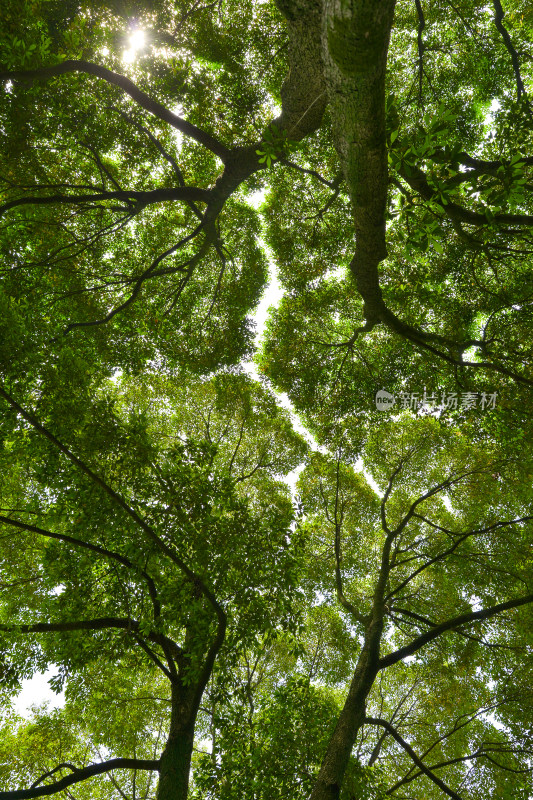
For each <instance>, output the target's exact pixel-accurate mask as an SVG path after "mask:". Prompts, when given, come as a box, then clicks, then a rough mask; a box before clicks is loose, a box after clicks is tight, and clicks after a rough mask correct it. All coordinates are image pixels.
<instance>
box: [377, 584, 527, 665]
mask: <svg viewBox="0 0 533 800" xmlns="http://www.w3.org/2000/svg"><path fill="white" fill-rule="evenodd" d="M529 603H533V594H528V595H526V596H525V597H519V598H516V599H514V600H508V601H507V602H505V603H498V605H495V606H491V607H490V608H483V609H481V610H480V611H472V612H471V613H469V614H461V615H460V616H458V617H453V619H449V620H446V622H441V623H440V624H439V625H436V626H435V627H434V628H432V630H430V631H427V633H423V634H422V635H421V636H419V637H417V638H416V639H414V640H413V641H412V642H411V643H410V644H408V645H406V646H405V647H400V649H399V650H395V651H394V653H390V654H389V655H387V656H383V657H382V658H380V660H379V669H385V667H390V666H391V665H392V664H396V662H397V661H402V660H403V659H404V658H406V657H407V656H411V655H413V653H416V652H417V650H420V648H421V647H424V645H426V644H428V643H429V642H432V641H433V640H434V639H436V638H437V637H438V636H441V635H442V634H443V633H446V632H447V631H451V630H453V629H454V628H458V627H459V626H460V625H467V624H468V623H469V622H474V623H475V622H482V621H483V620H485V619H490V618H491V617H495V616H496V615H498V614H501V613H502V612H503V611H508V610H510V609H511V608H519V607H520V606H525V605H527V604H529Z"/></svg>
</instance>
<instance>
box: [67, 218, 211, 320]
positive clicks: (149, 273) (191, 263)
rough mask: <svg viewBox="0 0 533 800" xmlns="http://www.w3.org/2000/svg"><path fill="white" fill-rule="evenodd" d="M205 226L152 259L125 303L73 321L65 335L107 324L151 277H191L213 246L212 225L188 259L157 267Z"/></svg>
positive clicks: (202, 225)
mask: <svg viewBox="0 0 533 800" xmlns="http://www.w3.org/2000/svg"><path fill="white" fill-rule="evenodd" d="M204 226H205V222H201V223H200V224H199V225H197V226H196V228H195V229H194V230H193V231H192V233H190V234H188V235H187V236H184V237H183V239H180V241H179V242H177V243H176V244H174V245H172V247H169V248H168V250H165V251H164V253H160V255H158V256H157V258H155V259H154V260H153V261H152V263H151V264H150V266H149V267H148V268H147V269H145V271H144V272H143V273H142V274H141V275H139V277H138V278H137V280H136V281H135V285H134V287H133V289H132V292H131V294H130V295H129V297H127V298H126V300H124V302H123V303H120V305H118V306H115V308H112V309H111V311H110V312H109V313H108V314H106V316H105V317H102V318H101V319H95V320H89V321H88V322H71V323H70V325H67V327H66V328H65V330H64V331H63V335H64V336H66V334H67V333H70V331H72V330H74V329H75V328H92V327H95V326H96V325H105V324H106V323H107V322H110V321H111V320H112V319H113V317H115V316H116V315H117V314H119V313H120V312H121V311H124V309H125V308H128V306H130V305H131V304H132V303H134V302H135V300H136V299H137V297H138V296H139V294H140V292H141V289H142V286H143V283H144V282H145V281H147V280H149V279H150V278H154V277H157V276H159V275H170V274H172V273H174V272H185V271H186V273H187V275H188V276H189V277H190V276H191V274H192V271H193V269H194V267H195V266H196V264H197V263H198V261H199V260H200V259H201V258H203V256H204V255H205V254H206V252H207V250H208V249H209V247H210V246H211V244H212V242H213V240H214V238H215V236H216V231H215V230H214V229H212V226H211V227H210V229H209V230H208V233H207V236H206V240H205V242H204V243H203V244H202V246H201V247H200V249H199V251H198V252H197V253H196V255H194V256H193V257H192V258H190V259H189V260H188V261H185V262H184V263H183V264H180V265H179V266H177V267H168V268H167V269H161V270H157V271H156V267H158V266H159V264H160V263H161V262H162V261H163V260H164V259H165V258H168V256H171V255H172V254H173V253H176V252H177V251H178V250H179V249H180V248H181V247H183V246H184V245H185V244H187V242H189V241H191V239H193V238H194V237H195V236H197V235H198V234H199V233H200V231H201V230H202V228H203V227H204ZM185 267H188V269H187V270H185Z"/></svg>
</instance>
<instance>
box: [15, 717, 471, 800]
mask: <svg viewBox="0 0 533 800" xmlns="http://www.w3.org/2000/svg"><path fill="white" fill-rule="evenodd" d="M365 722H366V723H367V724H369V725H381V727H382V728H385V730H386V731H388V732H389V733H390V735H391V736H392V737H393V739H396V741H397V742H398V744H400V745H401V746H402V747H403V749H404V750H405V752H406V753H408V754H409V756H410V757H411V758H412V760H413V761H414V762H415V764H416V766H417V767H418V769H419V770H420V771H421V772H423V773H424V775H427V777H428V778H429V779H430V780H432V781H433V783H435V784H436V785H437V786H438V787H439V789H441V790H442V791H443V792H444V794H447V795H448V797H452V798H453V800H462V798H461V795H459V794H457V792H454V791H453V789H450V787H449V786H447V785H446V784H445V783H444V781H442V780H441V779H440V778H438V777H437V776H436V775H434V774H433V772H432V771H431V770H430V769H429V768H428V767H426V765H425V764H424V762H423V761H421V760H420V758H419V757H418V756H417V754H416V753H415V751H414V750H413V748H412V747H411V745H410V744H408V743H407V742H406V741H405V739H403V738H402V737H401V736H400V734H399V733H398V731H397V730H396V728H394V727H393V726H392V725H391V724H390V722H387V721H386V720H384V719H375V718H374V717H367V718H366V719H365ZM0 800H1V798H0Z"/></svg>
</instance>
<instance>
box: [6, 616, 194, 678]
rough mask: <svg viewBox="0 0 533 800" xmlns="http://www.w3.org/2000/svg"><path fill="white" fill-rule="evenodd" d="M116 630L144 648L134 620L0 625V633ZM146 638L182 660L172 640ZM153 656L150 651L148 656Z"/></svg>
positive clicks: (181, 654)
mask: <svg viewBox="0 0 533 800" xmlns="http://www.w3.org/2000/svg"><path fill="white" fill-rule="evenodd" d="M113 628H115V629H118V630H125V631H130V632H131V633H132V634H133V635H134V636H135V640H136V641H137V642H138V644H140V645H141V646H142V647H143V648H144V647H145V645H144V643H143V641H142V639H141V637H140V636H138V635H136V634H137V632H138V631H139V630H140V625H139V622H138V621H137V620H135V619H130V618H125V619H123V618H121V617H97V618H96V619H84V620H73V621H72V622H36V623H34V624H33V625H0V631H1V632H4V633H61V632H68V631H101V630H109V629H113ZM147 638H148V639H149V640H150V641H152V642H154V643H155V644H158V645H159V646H160V647H162V648H163V649H165V647H166V648H167V649H168V650H169V651H171V652H172V655H173V656H174V657H175V658H177V659H178V660H180V659H182V658H183V651H182V650H181V648H180V647H179V646H178V645H177V644H176V642H174V641H173V640H172V639H169V638H168V636H164V635H163V634H161V633H150V634H148V636H147ZM153 655H154V654H153V652H152V651H150V656H151V657H152V656H153ZM158 666H159V667H160V668H161V662H160V661H158ZM163 670H164V672H165V674H166V675H167V677H170V678H172V676H171V675H170V673H169V672H168V670H166V669H165V668H163Z"/></svg>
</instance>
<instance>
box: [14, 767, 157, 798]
mask: <svg viewBox="0 0 533 800" xmlns="http://www.w3.org/2000/svg"><path fill="white" fill-rule="evenodd" d="M159 765H160V762H159V760H157V761H156V760H148V759H139V758H112V759H111V760H110V761H105V762H104V763H101V764H90V765H89V766H88V767H82V768H81V769H75V772H74V773H73V774H72V775H67V776H66V777H65V778H61V779H60V780H59V781H56V782H55V783H50V784H47V785H46V786H38V785H37V784H38V783H40V781H41V780H43V778H46V777H47V776H48V775H51V774H52V773H53V772H55V770H52V771H51V772H47V773H45V775H43V776H42V777H41V778H39V779H38V780H37V781H36V782H35V783H34V784H33V786H32V787H31V788H30V789H15V790H14V791H12V792H0V800H29V798H32V797H44V796H46V795H50V794H57V792H61V791H63V790H64V789H66V788H67V787H68V786H72V785H73V784H75V783H80V781H86V780H87V779H88V778H94V777H95V776H96V775H103V774H104V773H106V772H110V771H111V770H114V769H146V770H159ZM61 766H69V768H71V769H72V766H71V765H70V764H68V765H61ZM56 769H57V768H56Z"/></svg>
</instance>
